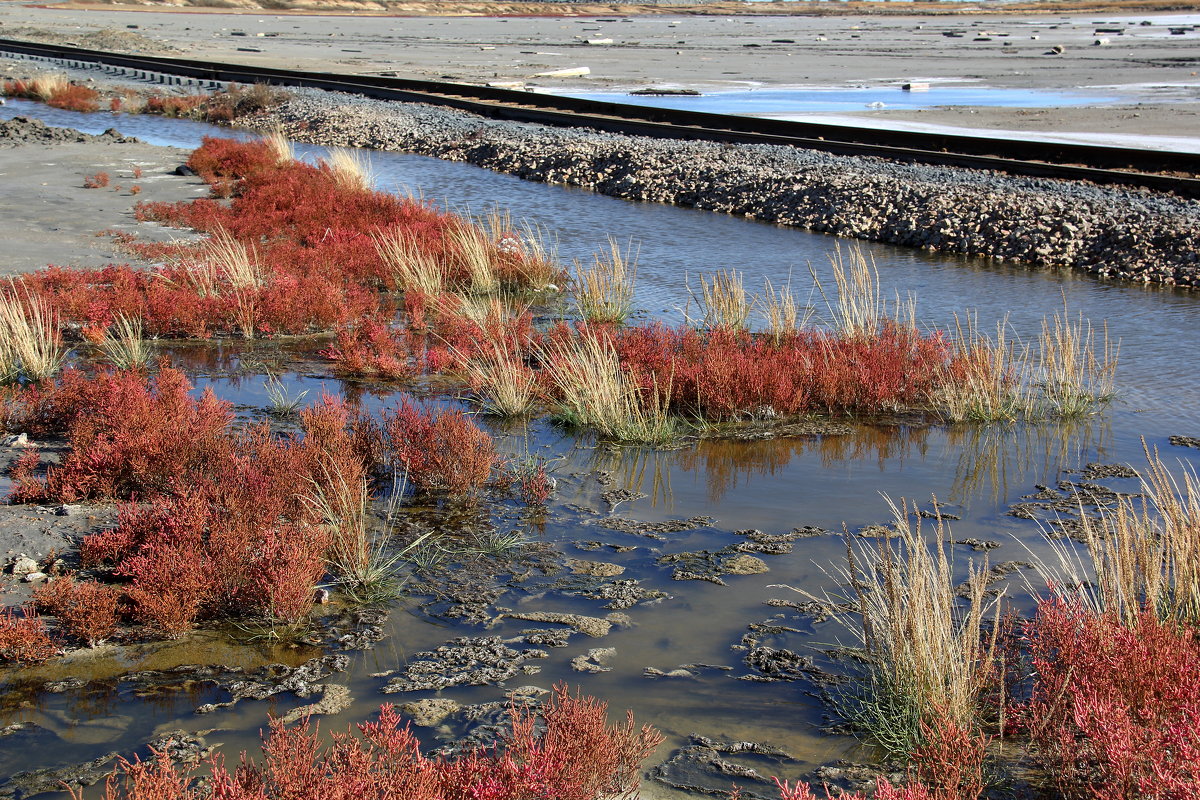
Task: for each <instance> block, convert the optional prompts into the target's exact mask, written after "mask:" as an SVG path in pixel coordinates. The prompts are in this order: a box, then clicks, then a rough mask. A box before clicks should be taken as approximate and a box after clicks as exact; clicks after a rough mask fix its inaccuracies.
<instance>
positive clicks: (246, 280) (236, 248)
mask: <svg viewBox="0 0 1200 800" xmlns="http://www.w3.org/2000/svg"><path fill="white" fill-rule="evenodd" d="M183 266H184V273H183V277H184V281H185V282H186V283H187V284H188V286H189V287H190V288H191V289H192V290H193V291H195V292H196V294H198V295H200V296H201V297H220V296H221V295H222V294H224V293H225V291H226V289H227V288H228V289H232V290H233V291H238V290H243V289H259V288H261V287H262V286H264V285H265V284H266V278H265V276H264V275H263V271H262V268H261V267H260V266H259V264H258V252H257V250H256V249H255V248H254V246H253V245H250V246H247V245H245V244H243V243H242V242H239V241H238V240H237V239H235V238H234V237H233V235H232V234H230V233H229V231H227V230H225V228H222V227H218V228H217V229H216V230H214V231H213V232H212V234H211V235H210V236H209V237H208V238H207V239H204V240H203V241H201V242H200V243H199V244H197V245H196V246H195V247H192V248H190V249H188V250H187V251H186V255H185V256H184V257H183Z"/></svg>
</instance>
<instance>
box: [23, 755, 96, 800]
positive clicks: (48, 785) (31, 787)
mask: <svg viewBox="0 0 1200 800" xmlns="http://www.w3.org/2000/svg"><path fill="white" fill-rule="evenodd" d="M119 755H120V754H119V753H117V752H115V751H114V752H111V753H106V754H104V755H102V756H99V757H97V758H94V759H92V760H91V761H84V762H83V763H81V764H70V765H67V766H63V767H45V768H43V769H34V770H29V771H27V772H17V773H15V774H13V775H11V776H10V777H9V778H8V780H6V781H4V782H3V783H0V800H23V798H26V797H33V796H34V795H38V794H44V793H46V792H61V791H63V790H64V787H65V788H66V789H81V788H83V787H86V786H94V785H95V784H97V783H99V782H100V781H102V780H104V779H105V778H107V777H108V775H109V773H110V772H112V769H113V767H114V766H115V764H116V761H117V758H118V757H119Z"/></svg>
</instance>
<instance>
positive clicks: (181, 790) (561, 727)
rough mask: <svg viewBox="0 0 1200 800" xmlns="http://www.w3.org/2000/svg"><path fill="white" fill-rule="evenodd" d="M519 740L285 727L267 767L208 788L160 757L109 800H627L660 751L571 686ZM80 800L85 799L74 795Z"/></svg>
mask: <svg viewBox="0 0 1200 800" xmlns="http://www.w3.org/2000/svg"><path fill="white" fill-rule="evenodd" d="M512 713H513V718H514V719H513V726H512V731H511V733H509V735H508V736H507V737H505V740H504V742H503V743H502V744H501V746H499V747H498V748H496V749H494V750H491V749H488V750H484V749H479V750H474V751H471V752H468V753H466V754H464V755H461V756H459V757H457V758H449V757H434V758H430V757H427V756H425V755H423V754H422V753H421V748H420V742H419V741H418V740H417V739H416V737H415V736H413V734H412V732H411V730H410V729H409V728H408V727H407V726H405V727H400V722H401V719H400V715H399V714H397V713H396V711H395V710H394V709H393V708H392V706H390V705H385V706H383V707H382V708H381V709H380V712H379V719H378V720H376V721H374V722H366V723H363V724H361V725H359V726H358V735H355V734H354V733H346V734H342V735H336V736H334V737H333V742H332V744H329V745H324V744H323V739H322V737H320V736H319V735H318V731H317V730H316V729H315V728H314V727H313V726H311V725H310V724H309V723H308V721H307V720H306V721H304V722H302V723H301V724H299V725H297V726H296V727H294V728H290V729H289V728H287V727H286V726H284V725H283V724H282V723H281V722H279V721H278V720H273V721H272V723H271V733H270V736H269V737H268V738H266V740H265V741H264V743H263V748H262V749H263V760H262V762H261V763H256V762H254V761H251V760H249V759H247V758H246V757H245V754H243V758H242V763H241V766H239V767H238V769H237V770H236V772H234V773H232V774H231V773H230V772H229V771H228V770H226V769H225V768H224V766H223V764H222V762H221V761H220V760H219V759H218V760H213V761H210V763H212V764H213V767H214V768H213V776H212V781H211V784H210V785H209V786H208V787H207V788H206V789H196V788H191V787H190V786H189V782H188V780H187V776H186V775H185V774H182V773H181V772H180V770H179V768H178V767H177V766H176V765H175V764H173V763H171V761H170V759H169V758H168V757H167V756H166V755H165V754H161V755H160V756H159V757H158V759H157V760H154V761H148V762H134V763H130V762H128V761H125V762H123V763H122V764H121V765H120V767H119V768H118V771H117V772H115V773H114V774H113V775H112V776H111V777H110V778H109V780H108V784H107V791H106V793H105V799H106V800H217V798H220V800H532V798H546V799H547V800H549V799H550V798H553V800H599V798H627V797H630V796H631V795H632V794H633V793H634V792H635V791H636V787H637V782H638V781H637V777H638V767H639V765H640V763H641V761H642V760H643V759H645V758H646V757H647V756H648V755H650V753H652V752H653V751H654V749H655V748H656V747H657V746H658V745H659V744H660V743H661V742H662V735H661V734H659V733H658V731H656V730H654V729H653V728H650V727H648V726H642V727H641V728H637V727H635V725H634V722H633V715H632V714H629V715H628V717H627V719H626V722H625V724H623V725H609V724H608V719H607V707H606V705H605V704H604V703H600V702H597V701H596V700H594V699H592V698H590V697H585V696H583V695H580V696H577V697H573V696H571V694H570V692H569V691H567V689H566V687H565V686H563V685H561V684H560V685H558V686H556V687H555V693H554V697H553V699H552V700H551V701H550V702H549V703H548V704H547V706H546V708H545V709H544V710H543V712H542V718H543V720H544V723H545V725H544V731H543V732H541V733H538V732H537V726H536V725H535V722H536V718H535V715H534V713H533V712H530V711H527V710H525V709H521V708H514V709H513V711H512ZM72 797H74V798H76V800H81V798H82V795H81V794H79V793H78V792H76V791H75V790H72Z"/></svg>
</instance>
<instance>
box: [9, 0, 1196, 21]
mask: <svg viewBox="0 0 1200 800" xmlns="http://www.w3.org/2000/svg"><path fill="white" fill-rule="evenodd" d="M0 1H3V2H14V0H0ZM209 2H211V5H208V4H206V3H205V2H204V0H191V2H188V4H187V5H178V4H176V3H159V2H149V1H147V2H111V3H108V2H86V1H81V2H76V1H75V0H68V2H63V3H39V4H36V7H38V8H52V9H75V10H104V11H130V12H138V11H154V12H169V13H177V14H262V13H269V14H272V15H275V16H380V17H426V16H431V17H436V16H474V17H569V16H594V15H602V14H620V15H623V16H637V15H670V14H675V15H689V16H812V17H837V16H882V17H890V16H915V15H927V16H955V15H962V14H972V15H999V14H1014V13H1018V14H1036V13H1044V14H1061V13H1072V14H1079V13H1092V12H1095V13H1104V12H1116V11H1120V12H1138V11H1140V12H1146V13H1163V12H1178V13H1187V12H1196V11H1200V4H1196V3H1181V2H1174V1H1173V0H1102V1H1101V2H1091V1H1090V0H1019V1H1018V2H1012V3H1007V2H1004V3H1002V2H996V0H985V2H982V3H966V2H920V1H918V2H883V1H880V2H863V1H862V0H852V2H844V3H843V2H816V1H815V0H786V1H785V0H774V1H773V2H729V1H728V0H722V1H721V2H715V3H703V4H679V5H670V4H662V5H659V4H639V3H544V2H527V3H522V2H495V3H489V2H378V1H374V0H209Z"/></svg>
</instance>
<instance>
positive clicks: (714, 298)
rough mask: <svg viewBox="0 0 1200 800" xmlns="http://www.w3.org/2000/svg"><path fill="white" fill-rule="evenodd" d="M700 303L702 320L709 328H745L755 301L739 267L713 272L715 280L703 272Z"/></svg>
mask: <svg viewBox="0 0 1200 800" xmlns="http://www.w3.org/2000/svg"><path fill="white" fill-rule="evenodd" d="M700 306H701V308H702V309H703V310H704V319H703V321H702V323H701V324H702V325H703V326H704V327H705V328H722V329H724V330H731V331H740V330H745V329H746V325H747V324H748V323H749V321H750V311H751V308H752V305H751V301H750V298H749V297H748V296H747V295H746V287H745V284H744V283H743V281H742V273H740V272H738V271H737V270H736V269H731V270H728V271H726V270H721V271H719V272H717V274H716V275H714V276H713V278H712V283H711V284H710V283H709V282H708V281H707V280H706V279H705V278H704V276H703V275H701V276H700Z"/></svg>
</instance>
